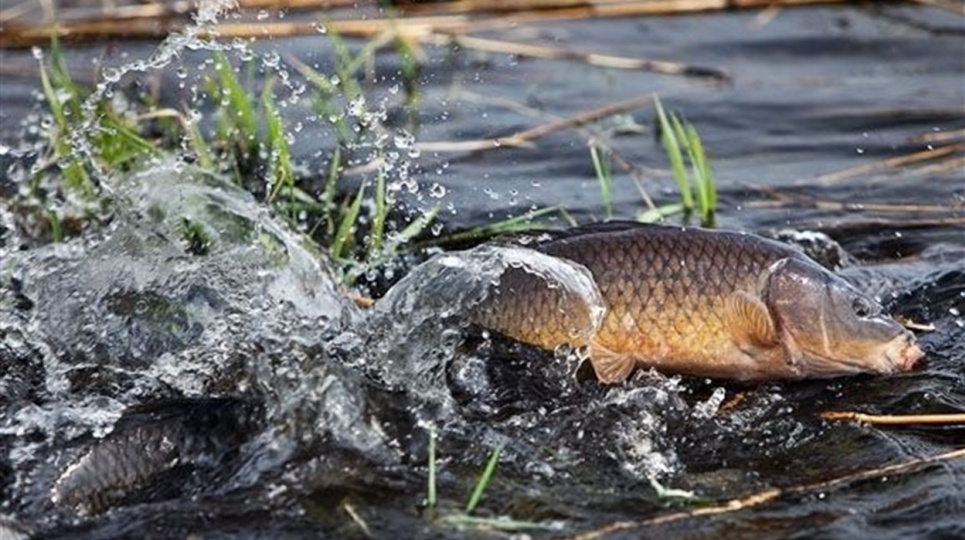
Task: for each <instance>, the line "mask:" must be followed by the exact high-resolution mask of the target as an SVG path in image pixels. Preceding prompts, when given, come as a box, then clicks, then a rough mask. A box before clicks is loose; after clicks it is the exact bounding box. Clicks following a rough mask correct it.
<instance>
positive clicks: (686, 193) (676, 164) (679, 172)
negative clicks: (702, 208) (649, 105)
mask: <svg viewBox="0 0 965 540" xmlns="http://www.w3.org/2000/svg"><path fill="white" fill-rule="evenodd" d="M653 103H654V106H655V107H656V109H657V118H658V119H659V121H660V133H661V134H662V137H661V140H662V142H663V146H664V148H665V149H666V151H667V158H668V159H669V160H670V167H671V169H672V170H673V175H674V178H676V179H677V185H678V186H680V202H681V204H683V207H684V210H685V211H690V210H692V209H693V207H694V196H693V193H692V192H691V187H690V179H689V178H688V177H687V170H686V169H685V168H684V157H683V153H682V151H681V149H680V143H679V141H678V140H677V136H676V134H675V130H674V128H673V126H672V124H671V122H670V121H669V120H668V119H667V115H666V113H664V110H663V106H662V105H661V104H660V99H659V98H657V97H654V100H653Z"/></svg>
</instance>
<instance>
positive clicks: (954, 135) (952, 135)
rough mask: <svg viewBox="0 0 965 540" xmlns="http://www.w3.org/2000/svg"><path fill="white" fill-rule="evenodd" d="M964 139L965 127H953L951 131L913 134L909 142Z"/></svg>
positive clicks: (937, 141) (940, 141) (938, 141)
mask: <svg viewBox="0 0 965 540" xmlns="http://www.w3.org/2000/svg"><path fill="white" fill-rule="evenodd" d="M959 139H965V129H953V130H951V131H929V132H927V133H922V134H921V135H915V136H914V137H912V138H911V139H909V141H910V142H913V143H943V142H948V141H957V140H959Z"/></svg>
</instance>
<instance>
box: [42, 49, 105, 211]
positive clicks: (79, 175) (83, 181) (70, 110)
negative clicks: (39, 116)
mask: <svg viewBox="0 0 965 540" xmlns="http://www.w3.org/2000/svg"><path fill="white" fill-rule="evenodd" d="M50 59H51V61H50V66H49V67H48V66H47V65H46V64H45V63H44V62H43V61H41V63H40V85H41V87H42V88H43V93H44V98H45V99H46V100H47V104H48V106H49V107H50V114H51V115H52V116H53V117H54V124H55V125H56V128H57V129H56V131H52V132H51V146H52V148H53V151H54V154H55V155H56V157H57V159H58V160H59V161H60V162H61V167H62V170H63V174H64V178H65V180H66V181H67V186H68V187H70V188H72V189H74V190H75V191H77V192H78V193H81V194H82V195H84V196H85V197H91V196H92V195H93V194H94V185H93V183H92V182H91V180H90V178H89V177H88V175H87V171H86V169H85V168H84V165H83V163H82V162H81V160H80V159H79V158H78V157H76V156H75V155H74V152H73V148H71V145H70V141H69V140H68V137H69V136H70V133H71V132H72V126H71V123H70V121H69V120H68V115H69V116H70V117H71V118H74V119H80V118H81V116H80V114H81V107H80V103H81V101H82V99H83V98H82V96H81V89H80V87H79V86H78V85H76V84H74V81H73V80H72V79H71V77H70V73H69V72H68V70H67V64H66V62H64V58H63V54H62V51H61V48H60V39H59V38H58V37H57V32H53V33H52V37H51V43H50ZM60 96H66V99H64V100H61V98H60ZM51 219H52V220H53V219H54V218H51Z"/></svg>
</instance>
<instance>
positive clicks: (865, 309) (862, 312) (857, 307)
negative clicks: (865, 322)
mask: <svg viewBox="0 0 965 540" xmlns="http://www.w3.org/2000/svg"><path fill="white" fill-rule="evenodd" d="M851 310H852V311H854V314H855V316H857V317H860V318H862V319H865V318H868V317H870V316H872V315H874V314H875V307H874V306H873V305H871V302H868V301H867V300H865V299H864V298H861V297H860V296H859V297H856V298H855V299H854V300H853V301H852V302H851Z"/></svg>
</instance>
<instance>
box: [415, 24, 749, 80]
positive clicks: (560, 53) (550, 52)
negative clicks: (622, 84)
mask: <svg viewBox="0 0 965 540" xmlns="http://www.w3.org/2000/svg"><path fill="white" fill-rule="evenodd" d="M433 41H434V42H435V44H436V45H447V44H449V43H453V42H454V43H456V44H457V45H459V46H460V47H464V48H467V49H474V50H477V51H485V52H493V53H505V54H515V55H518V56H526V57H530V58H542V59H545V60H575V61H577V62H582V63H584V64H588V65H591V66H596V67H603V68H612V69H629V70H640V71H652V72H654V73H665V74H668V75H686V76H690V77H709V78H712V79H717V80H721V81H724V80H729V79H730V75H729V74H728V73H727V72H726V71H724V70H722V69H718V68H709V67H702V66H691V65H687V64H680V63H677V62H667V61H663V60H650V59H647V58H628V57H625V56H611V55H606V54H596V53H588V52H583V51H575V50H572V49H565V48H562V47H548V46H545V45H532V44H528V43H516V42H511V41H503V40H496V39H485V38H477V37H473V36H467V35H455V34H449V35H439V34H437V35H436V36H435V39H434V40H433Z"/></svg>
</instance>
